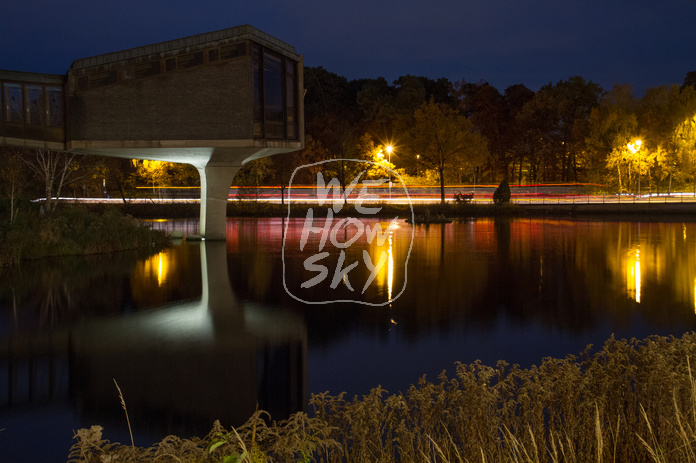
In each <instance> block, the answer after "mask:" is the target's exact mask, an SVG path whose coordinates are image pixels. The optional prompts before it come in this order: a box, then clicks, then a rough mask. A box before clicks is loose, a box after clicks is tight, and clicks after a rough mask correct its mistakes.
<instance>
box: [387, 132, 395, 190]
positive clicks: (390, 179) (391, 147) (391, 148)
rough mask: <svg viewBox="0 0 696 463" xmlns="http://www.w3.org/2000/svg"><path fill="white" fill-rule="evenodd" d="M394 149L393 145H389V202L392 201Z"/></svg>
mask: <svg viewBox="0 0 696 463" xmlns="http://www.w3.org/2000/svg"><path fill="white" fill-rule="evenodd" d="M393 149H394V147H393V146H392V145H387V154H388V155H389V200H390V201H391V189H392V178H391V153H392V150H393Z"/></svg>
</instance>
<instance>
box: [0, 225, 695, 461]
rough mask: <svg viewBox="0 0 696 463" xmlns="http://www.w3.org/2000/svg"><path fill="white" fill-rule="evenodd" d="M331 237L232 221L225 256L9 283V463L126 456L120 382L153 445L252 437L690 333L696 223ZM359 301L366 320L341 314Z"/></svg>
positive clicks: (0, 358)
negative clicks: (365, 397)
mask: <svg viewBox="0 0 696 463" xmlns="http://www.w3.org/2000/svg"><path fill="white" fill-rule="evenodd" d="M324 224H325V223H324V220H323V219H321V220H316V221H315V226H316V227H317V228H316V229H315V232H310V233H306V230H305V238H306V242H304V241H303V230H304V229H305V228H304V226H305V221H304V219H291V220H287V219H286V220H284V219H241V220H238V219H234V220H232V219H229V220H228V231H227V233H228V239H227V242H226V243H224V242H223V243H213V242H207V243H187V242H185V241H184V242H180V243H175V244H174V245H173V246H172V247H171V249H168V250H166V251H165V252H162V253H159V254H156V255H154V256H149V257H147V256H138V255H135V254H120V255H118V256H109V257H103V256H102V257H96V258H90V259H87V260H85V259H77V258H74V259H72V258H70V259H60V260H45V261H40V262H27V263H24V264H23V265H22V268H21V269H20V271H19V272H16V273H14V274H12V275H5V276H3V278H2V280H1V281H0V462H5V461H7V462H10V461H12V462H21V461H32V462H36V461H64V460H65V459H66V456H67V452H68V449H69V446H70V444H71V439H72V434H73V433H72V431H73V430H77V429H79V428H81V427H89V426H90V425H92V424H100V425H102V426H104V428H105V438H107V439H110V440H111V441H118V442H123V443H127V442H129V441H130V438H129V437H128V431H127V427H126V421H125V415H124V413H123V410H122V408H121V403H120V399H119V397H118V393H117V391H116V387H115V385H114V380H116V381H117V382H118V385H119V386H120V388H121V390H122V392H123V395H124V398H125V400H126V404H127V407H128V413H129V416H130V419H131V424H132V426H133V428H134V432H135V434H136V445H143V446H145V445H150V444H151V443H153V442H155V441H157V440H160V439H161V438H162V437H164V436H166V435H167V434H170V433H175V434H179V435H183V436H191V435H201V434H204V433H206V432H207V431H208V430H209V429H210V427H211V425H212V422H213V420H215V419H220V420H221V421H222V423H223V424H224V425H226V426H229V425H235V424H240V423H241V422H243V421H244V420H245V419H246V417H247V416H248V415H249V414H251V413H252V412H253V410H254V409H255V407H256V404H257V402H258V404H259V407H260V408H263V409H266V410H270V411H271V413H272V414H273V417H274V418H278V419H280V418H283V417H284V416H285V415H287V414H289V413H292V412H293V411H296V410H299V409H303V408H306V404H307V401H308V399H309V394H311V393H312V392H322V391H326V390H328V391H331V392H332V393H336V394H337V393H339V392H342V391H346V392H348V394H349V395H351V396H352V395H353V394H358V395H360V394H364V393H367V392H369V390H370V389H371V388H372V387H375V386H377V385H381V386H382V387H384V388H385V389H387V390H388V391H390V392H397V391H403V390H405V389H407V388H408V386H409V385H410V384H412V383H415V382H416V381H417V380H418V378H419V377H421V376H422V375H424V374H425V375H427V376H428V377H429V378H431V379H435V377H436V376H437V375H438V374H439V373H440V372H442V371H443V370H448V371H452V370H453V367H454V363H455V362H457V361H461V362H464V363H469V362H473V361H474V360H477V359H480V360H481V361H483V362H484V363H487V364H491V365H492V364H494V363H495V362H496V361H497V360H498V359H505V360H507V361H508V362H510V363H518V364H520V365H522V366H530V365H532V364H534V363H538V362H540V360H541V359H542V358H543V357H546V356H554V357H563V356H565V355H566V354H576V353H578V352H580V351H581V350H582V349H583V348H584V347H585V346H586V345H587V344H590V343H592V344H595V345H600V344H601V343H602V342H603V341H604V340H605V339H606V338H607V337H609V336H610V335H611V334H615V335H616V336H617V337H620V338H623V337H625V338H630V337H639V338H642V337H646V336H649V335H651V334H661V335H667V334H673V335H677V336H679V335H681V334H682V333H684V332H685V331H689V330H692V329H694V326H695V325H696V315H695V313H696V224H694V223H688V222H687V223H681V222H679V223H647V222H644V223H638V222H606V221H604V222H602V221H591V220H552V219H513V220H509V219H498V220H493V219H481V220H462V221H457V222H454V223H451V224H446V225H429V226H425V225H417V226H415V227H412V226H411V225H408V224H406V223H403V222H401V223H399V226H398V228H395V229H388V228H387V225H388V222H383V223H379V222H377V221H374V220H372V221H369V220H368V221H364V224H365V225H368V226H369V228H370V229H371V230H373V231H374V230H375V229H377V231H378V233H377V234H376V235H375V236H374V237H373V239H369V237H368V234H367V233H363V232H362V230H360V229H359V228H358V227H356V226H352V227H351V226H349V227H347V228H343V227H334V228H329V229H327V230H328V231H327V233H329V234H328V235H326V236H327V240H326V242H324V247H322V236H323V235H322V233H323V232H320V231H319V227H321V226H323V225H324ZM328 225H331V226H333V225H335V222H334V223H331V224H328ZM153 226H155V227H160V228H165V229H179V230H183V231H184V233H186V234H191V233H195V232H196V231H197V223H196V222H195V221H193V222H181V221H162V222H154V223H153ZM375 227H378V228H375ZM365 231H367V229H366V230H365ZM331 233H333V235H331ZM283 243H285V245H283ZM342 243H349V244H350V245H349V246H346V245H345V244H344V245H343V246H344V247H341V246H340V245H341V244H342ZM337 244H338V245H339V246H336V245H337ZM341 251H343V253H341ZM321 252H326V253H327V254H326V255H323V257H321V259H319V257H318V256H319V255H320V253H321ZM341 254H343V257H341ZM308 259H310V260H309V261H308ZM341 259H343V260H341ZM368 262H369V265H368ZM352 263H356V265H355V267H353V268H350V270H347V271H345V272H343V273H341V272H340V270H341V269H344V270H345V269H347V268H349V266H350V265H351V264H352ZM378 263H381V266H380V265H378ZM312 265H315V266H319V267H312ZM370 265H371V266H372V267H371V266H370ZM337 266H338V269H339V270H338V272H337V271H336V270H335V269H336V267H337ZM324 267H325V268H326V271H327V274H326V278H324V279H323V280H322V281H320V282H318V283H317V284H314V285H308V284H307V283H308V282H309V281H310V280H311V279H312V278H314V277H318V276H320V273H321V272H320V269H321V268H324ZM307 268H309V269H310V270H307ZM303 284H304V285H305V286H310V287H306V288H304V287H303V286H302V285H303ZM351 288H352V290H351ZM348 299H357V300H359V301H360V302H362V303H361V304H357V303H352V302H333V301H336V300H348ZM366 303H369V304H370V305H368V304H366ZM3 429H4V430H3ZM37 435H38V436H41V439H40V442H41V447H40V448H39V447H37V445H36V438H35V437H34V436H37Z"/></svg>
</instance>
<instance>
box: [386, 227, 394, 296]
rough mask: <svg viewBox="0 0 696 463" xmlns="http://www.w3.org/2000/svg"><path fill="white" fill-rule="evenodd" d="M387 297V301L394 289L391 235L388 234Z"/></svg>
mask: <svg viewBox="0 0 696 463" xmlns="http://www.w3.org/2000/svg"><path fill="white" fill-rule="evenodd" d="M387 254H388V256H389V257H388V260H387V297H388V299H387V300H388V301H391V299H392V289H393V287H394V255H393V254H392V233H391V232H389V249H388V250H387Z"/></svg>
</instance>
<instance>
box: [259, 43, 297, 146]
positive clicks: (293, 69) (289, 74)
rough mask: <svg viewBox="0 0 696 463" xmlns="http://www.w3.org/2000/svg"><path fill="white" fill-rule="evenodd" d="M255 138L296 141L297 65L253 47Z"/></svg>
mask: <svg viewBox="0 0 696 463" xmlns="http://www.w3.org/2000/svg"><path fill="white" fill-rule="evenodd" d="M251 57H252V68H253V70H254V137H255V138H267V139H278V138H280V139H290V140H296V139H297V138H298V126H297V118H298V115H297V62H295V61H293V60H290V59H288V58H285V57H282V56H280V55H278V54H276V53H274V52H272V51H270V50H266V49H264V48H263V47H261V46H260V45H257V44H252V52H251Z"/></svg>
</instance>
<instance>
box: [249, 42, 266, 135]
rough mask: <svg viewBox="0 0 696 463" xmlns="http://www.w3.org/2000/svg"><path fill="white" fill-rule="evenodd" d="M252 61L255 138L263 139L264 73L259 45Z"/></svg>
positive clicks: (254, 49) (253, 50) (252, 53)
mask: <svg viewBox="0 0 696 463" xmlns="http://www.w3.org/2000/svg"><path fill="white" fill-rule="evenodd" d="M251 60H252V67H253V68H254V137H255V138H263V93H262V92H263V72H261V47H260V46H259V45H256V44H254V45H253V49H252V52H251Z"/></svg>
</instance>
